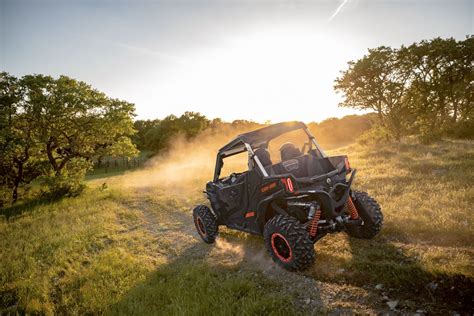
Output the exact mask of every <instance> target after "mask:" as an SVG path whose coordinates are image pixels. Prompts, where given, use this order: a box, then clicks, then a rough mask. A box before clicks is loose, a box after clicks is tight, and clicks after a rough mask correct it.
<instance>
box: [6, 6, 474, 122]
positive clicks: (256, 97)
mask: <svg viewBox="0 0 474 316" xmlns="http://www.w3.org/2000/svg"><path fill="white" fill-rule="evenodd" d="M473 17H474V0H464V1H463V0H446V1H430V0H419V1H383V0H372V1H370V0H340V1H338V0H333V1H309V0H307V1H297V0H294V1H268V0H267V1H262V0H245V1H244V0H242V1H225V0H222V1H217V0H215V1H210V0H207V1H198V0H194V1H180V0H175V1H151V0H150V1H144V0H138V1H131V0H130V1H120V0H117V1H112V0H108V1H100V0H98V1H93V0H87V1H79V0H76V1H75V0H63V1H40V0H35V1H33V0H29V1H23V0H0V71H7V72H9V73H11V74H13V75H15V76H19V77H20V76H23V75H25V74H31V73H41V74H47V75H52V76H54V77H57V76H59V75H67V76H70V77H72V78H75V79H78V80H82V81H85V82H87V83H89V84H91V85H92V86H93V87H95V88H97V89H98V90H100V91H103V92H105V93H106V94H107V95H109V96H111V97H114V98H119V99H123V100H126V101H129V102H132V103H134V104H135V106H136V113H137V119H154V118H163V117H165V116H166V115H169V114H175V115H181V114H182V113H183V112H184V111H198V112H201V113H202V114H204V115H206V116H207V117H209V118H216V117H220V118H222V119H224V120H227V121H231V120H234V119H250V120H254V121H259V122H264V121H267V120H270V121H272V122H280V121H287V120H302V121H306V122H310V121H321V120H323V119H325V118H328V117H341V116H344V115H348V114H355V113H360V112H357V111H355V110H352V109H347V108H341V107H338V103H339V102H340V101H341V98H342V95H340V94H336V92H335V91H334V89H333V85H334V79H335V78H337V76H338V75H339V74H340V71H341V70H344V69H346V68H347V62H348V61H350V60H356V59H358V58H361V57H362V56H363V55H364V54H365V53H366V52H367V49H368V48H374V47H377V46H381V45H386V46H392V47H399V46H400V45H409V44H411V43H413V42H416V41H420V40H422V39H431V38H434V37H438V36H439V37H443V38H446V37H454V38H456V39H459V40H462V39H464V38H465V36H466V35H468V34H474V24H473V23H474V22H473Z"/></svg>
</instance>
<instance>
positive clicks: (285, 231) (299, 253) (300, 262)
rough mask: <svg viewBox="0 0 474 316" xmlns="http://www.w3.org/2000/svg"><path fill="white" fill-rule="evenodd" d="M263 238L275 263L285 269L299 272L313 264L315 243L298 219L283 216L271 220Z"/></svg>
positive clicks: (266, 226) (266, 225)
mask: <svg viewBox="0 0 474 316" xmlns="http://www.w3.org/2000/svg"><path fill="white" fill-rule="evenodd" d="M263 237H264V240H265V246H266V247H267V250H268V252H269V253H270V255H271V256H272V258H273V261H275V262H276V263H278V264H279V265H280V266H282V267H283V268H285V269H287V270H290V271H297V270H304V269H306V268H308V267H309V266H311V265H312V264H313V262H314V255H315V254H314V245H313V242H312V241H311V239H310V237H309V234H308V232H307V231H306V229H305V228H304V227H303V226H302V225H301V223H300V222H299V221H298V220H297V219H295V218H293V217H289V216H283V215H277V216H275V217H273V218H271V219H270V220H269V221H268V222H267V223H266V224H265V228H264V231H263Z"/></svg>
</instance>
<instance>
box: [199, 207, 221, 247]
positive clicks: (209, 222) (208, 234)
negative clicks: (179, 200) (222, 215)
mask: <svg viewBox="0 0 474 316" xmlns="http://www.w3.org/2000/svg"><path fill="white" fill-rule="evenodd" d="M193 218H194V225H196V230H197V232H198V234H199V236H201V238H202V240H204V242H206V243H208V244H212V243H213V242H214V241H215V240H216V237H217V233H218V231H219V226H218V225H217V218H216V215H214V213H213V212H212V211H211V209H210V208H209V207H207V206H206V205H198V206H196V207H195V208H194V210H193Z"/></svg>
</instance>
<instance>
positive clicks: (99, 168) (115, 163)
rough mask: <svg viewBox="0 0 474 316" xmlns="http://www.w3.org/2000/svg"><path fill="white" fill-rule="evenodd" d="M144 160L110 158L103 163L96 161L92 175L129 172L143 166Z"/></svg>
mask: <svg viewBox="0 0 474 316" xmlns="http://www.w3.org/2000/svg"><path fill="white" fill-rule="evenodd" d="M145 160H146V159H144V158H131V159H127V158H125V157H124V158H116V159H113V158H110V159H106V160H105V161H96V162H95V163H94V169H93V170H94V171H93V173H94V174H99V173H109V172H117V171H123V170H131V169H136V168H139V167H141V166H143V164H144V162H145Z"/></svg>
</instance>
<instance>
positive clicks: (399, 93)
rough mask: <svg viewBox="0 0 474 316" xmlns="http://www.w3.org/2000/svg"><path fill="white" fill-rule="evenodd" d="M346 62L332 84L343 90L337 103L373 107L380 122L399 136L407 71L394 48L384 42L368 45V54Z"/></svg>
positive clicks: (404, 109)
mask: <svg viewBox="0 0 474 316" xmlns="http://www.w3.org/2000/svg"><path fill="white" fill-rule="evenodd" d="M348 65H349V68H348V69H347V70H345V71H342V72H341V77H339V78H337V79H336V80H335V85H334V89H335V90H336V91H338V92H342V93H344V97H345V98H344V100H343V101H342V102H341V103H340V106H343V107H352V108H356V109H361V110H367V109H369V110H373V111H375V112H376V113H377V114H378V117H379V119H380V122H381V123H382V124H383V125H384V126H385V127H386V128H387V129H388V130H389V131H390V132H391V133H392V134H393V136H394V137H395V138H396V139H400V136H401V133H402V130H403V128H404V123H405V122H404V120H403V118H404V117H405V116H406V111H407V109H406V107H405V105H404V104H403V102H402V101H403V96H404V93H405V90H406V88H407V81H408V79H409V73H408V72H407V71H406V69H405V68H404V67H403V66H402V63H401V61H400V59H399V58H398V55H397V54H396V52H395V51H394V50H393V49H391V48H389V47H385V46H382V47H378V48H376V49H369V53H368V54H367V55H365V56H364V57H362V58H361V59H359V60H358V61H356V62H353V61H350V62H349V63H348Z"/></svg>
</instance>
